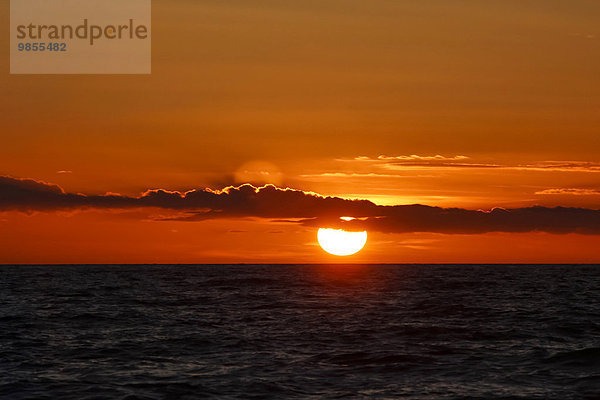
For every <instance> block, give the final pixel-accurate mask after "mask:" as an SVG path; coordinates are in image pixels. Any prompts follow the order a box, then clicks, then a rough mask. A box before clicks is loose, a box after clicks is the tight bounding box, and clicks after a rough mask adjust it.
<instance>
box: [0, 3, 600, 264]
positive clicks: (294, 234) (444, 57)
mask: <svg viewBox="0 0 600 400" xmlns="http://www.w3.org/2000/svg"><path fill="white" fill-rule="evenodd" d="M0 13H1V18H2V21H4V22H3V23H4V24H5V25H7V24H8V16H9V5H8V2H4V3H2V5H0ZM152 17H153V20H152V74H151V75H10V74H9V65H8V61H9V60H8V57H5V59H4V62H3V63H1V64H0V67H1V69H2V71H1V73H0V88H1V92H0V93H1V94H2V95H1V96H0V122H1V123H2V125H1V131H0V132H1V139H2V145H1V146H0V160H1V161H0V176H3V177H4V178H2V179H0V264H1V263H230V262H231V263H238V262H267V263H313V262H314V263H320V262H398V263H404V262H407V263H413V262H416V263H429V262H449V263H458V262H490V263H492V262H510V263H512V262H548V263H556V262H600V251H598V249H599V248H600V211H597V210H598V209H599V208H600V206H599V204H600V77H599V71H600V25H599V24H598V21H599V20H600V2H598V1H597V0H572V1H563V0H528V1H522V0H520V1H517V0H504V1H489V0H482V1H470V2H466V1H458V0H456V1H455V0H431V1H404V0H396V1H393V0H371V1H363V0H319V1H316V0H314V1H313V0H303V1H298V2H293V4H292V3H291V2H282V1H275V0H272V1H266V0H257V1H252V2H249V1H242V0H226V1H223V0H202V1H191V0H174V1H173V0H171V1H166V0H154V1H153V2H152ZM0 48H2V51H4V54H8V51H9V50H8V48H9V38H8V35H3V36H0ZM245 183H250V184H252V185H253V186H252V187H250V186H242V187H241V188H238V187H239V186H240V185H242V184H245ZM266 184H271V185H273V186H264V185H266ZM263 186H264V188H263V189H258V188H260V187H263ZM227 187H233V188H230V189H226V191H225V192H221V191H220V190H222V189H224V188H227ZM278 188H279V189H278ZM285 188H290V189H294V190H293V191H291V190H287V191H285V190H284V189H285ZM150 189H156V191H154V192H147V191H148V190H150ZM158 189H162V190H163V191H160V190H158ZM207 189H211V190H207ZM190 190H196V192H191V193H192V194H191V195H184V193H185V192H188V191H190ZM107 193H108V194H109V195H108V196H105V195H106V194H107ZM144 193H145V194H144ZM193 196H196V197H202V198H201V199H200V200H198V199H196V197H193ZM320 196H333V197H337V198H339V199H338V200H335V199H327V200H326V199H324V198H323V197H320ZM344 199H345V200H344ZM352 199H354V200H356V199H362V200H367V201H364V202H359V201H350V200H352ZM409 204H422V205H428V206H433V207H442V208H456V209H460V210H454V211H451V212H447V211H443V210H440V209H439V208H415V207H413V208H401V209H398V208H394V207H392V206H394V205H409ZM533 206H542V207H543V208H534V209H531V208H530V207H533ZM557 206H562V207H567V208H569V209H566V210H565V209H554V207H557ZM571 207H577V208H580V210H573V209H570V208H571ZM493 209H495V211H494V212H491V210H493ZM503 209H507V210H508V211H504V210H503ZM399 210H400V211H399ZM465 210H472V212H467V211H465ZM478 210H483V211H486V212H485V213H484V212H482V211H478ZM531 210H534V211H531ZM536 210H537V211H536ZM474 213H475V214H474ZM505 213H508V214H505ZM339 216H354V217H360V218H362V220H355V221H351V223H353V224H355V225H353V226H352V227H354V228H357V229H358V228H360V229H363V228H364V229H367V231H368V233H369V239H368V242H367V245H366V246H365V248H364V249H363V250H362V251H361V252H359V253H357V254H356V255H353V256H348V257H336V256H332V255H329V254H327V253H325V252H324V251H323V250H322V249H321V248H320V247H319V245H318V244H317V240H316V232H317V229H318V227H320V226H326V225H327V226H329V225H331V224H333V225H335V223H334V222H332V221H334V220H336V219H337V217H339ZM386 221H387V222H386ZM347 226H348V227H351V226H350V225H348V224H347Z"/></svg>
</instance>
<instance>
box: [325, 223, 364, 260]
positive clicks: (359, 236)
mask: <svg viewBox="0 0 600 400" xmlns="http://www.w3.org/2000/svg"><path fill="white" fill-rule="evenodd" d="M317 239H318V241H319V245H321V248H322V249H323V250H325V251H326V252H328V253H329V254H333V255H335V256H349V255H351V254H354V253H358V252H359V251H360V250H361V249H362V248H363V247H364V246H365V243H367V231H363V232H346V231H344V230H342V229H327V228H321V229H319V232H318V233H317Z"/></svg>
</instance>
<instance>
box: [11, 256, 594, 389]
mask: <svg viewBox="0 0 600 400" xmlns="http://www.w3.org/2000/svg"><path fill="white" fill-rule="evenodd" d="M0 305H1V306H0V307H1V308H0V398H2V399H29V398H31V399H130V400H133V399H196V398H204V397H208V398H224V399H226V398H243V399H246V398H248V399H249V398H257V399H258V398H274V399H283V398H311V397H312V398H344V397H346V398H409V399H455V398H456V399H464V398H473V399H475V398H481V399H508V398H515V399H516V398H522V399H578V398H582V399H583V398H588V399H600V266H591V265H588V266H578V265H562V266H559V265H519V266H508V265H506V266H500V265H349V266H348V265H346V266H345V265H310V266H300V265H298V266H277V265H271V266H269V265H259V266H252V265H247V266H224V265H203V266H191V265H190V266H180V265H164V266H154V265H152V266H116V265H115V266H35V267H34V266H26V267H19V266H5V267H0Z"/></svg>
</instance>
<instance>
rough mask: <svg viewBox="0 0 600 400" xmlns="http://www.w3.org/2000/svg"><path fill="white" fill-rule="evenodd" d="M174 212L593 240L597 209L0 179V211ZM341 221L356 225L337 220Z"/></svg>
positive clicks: (197, 217) (598, 227)
mask: <svg viewBox="0 0 600 400" xmlns="http://www.w3.org/2000/svg"><path fill="white" fill-rule="evenodd" d="M147 207H155V208H161V209H167V210H177V211H182V212H183V213H184V215H183V216H182V215H181V213H178V215H177V216H174V217H166V218H165V217H163V219H168V220H178V221H201V220H206V219H215V218H232V217H261V218H270V219H278V220H283V221H288V222H290V223H301V224H303V225H306V226H318V227H324V226H326V227H340V228H345V229H349V230H362V229H367V230H371V231H380V232H390V233H392V232H397V233H406V232H438V233H449V234H450V233H464V234H468V233H471V234H474V233H485V232H531V231H542V232H550V233H582V234H600V210H593V209H583V208H567V207H555V208H547V207H527V208H516V209H500V208H497V209H493V210H491V211H481V210H465V209H460V208H440V207H430V206H423V205H399V206H377V205H375V204H374V203H372V202H370V201H367V200H346V199H341V198H338V197H324V196H320V195H317V194H313V193H307V192H303V191H301V190H294V189H288V188H286V189H283V188H278V187H275V186H273V185H266V186H263V187H259V188H256V187H254V186H251V185H248V184H246V185H241V186H238V187H228V188H225V189H223V190H221V191H213V190H211V189H198V190H191V191H187V192H177V191H167V190H163V189H157V190H149V191H147V192H145V193H143V194H142V195H141V196H139V197H129V196H121V195H114V194H111V195H104V196H97V195H96V196H86V195H83V194H75V193H66V192H65V191H63V190H62V189H61V188H60V187H58V186H56V185H52V184H48V183H44V182H38V181H35V180H31V179H16V178H10V177H0V210H20V211H51V210H65V209H83V208H105V209H126V208H147ZM341 216H353V217H357V218H360V219H355V220H351V221H342V220H340V219H339V217H341Z"/></svg>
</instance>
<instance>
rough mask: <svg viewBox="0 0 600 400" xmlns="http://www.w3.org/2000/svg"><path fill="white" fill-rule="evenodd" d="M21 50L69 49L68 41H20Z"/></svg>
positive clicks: (18, 47)
mask: <svg viewBox="0 0 600 400" xmlns="http://www.w3.org/2000/svg"><path fill="white" fill-rule="evenodd" d="M17 49H18V50H19V51H67V44H66V43H19V44H18V45H17Z"/></svg>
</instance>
